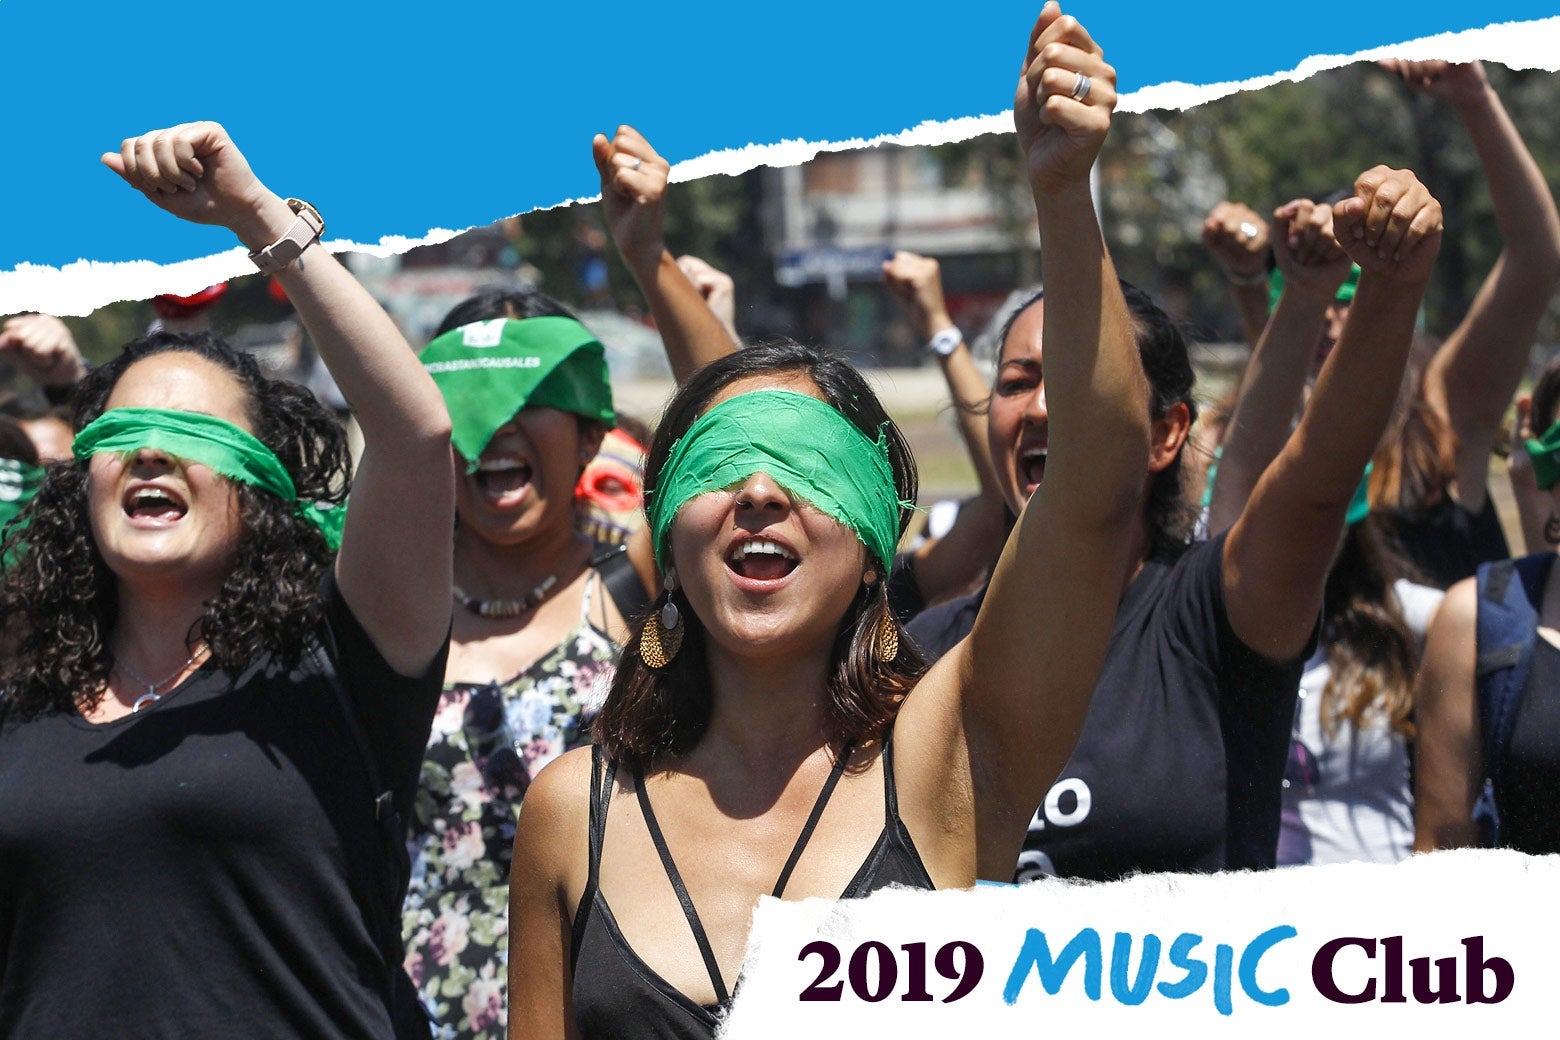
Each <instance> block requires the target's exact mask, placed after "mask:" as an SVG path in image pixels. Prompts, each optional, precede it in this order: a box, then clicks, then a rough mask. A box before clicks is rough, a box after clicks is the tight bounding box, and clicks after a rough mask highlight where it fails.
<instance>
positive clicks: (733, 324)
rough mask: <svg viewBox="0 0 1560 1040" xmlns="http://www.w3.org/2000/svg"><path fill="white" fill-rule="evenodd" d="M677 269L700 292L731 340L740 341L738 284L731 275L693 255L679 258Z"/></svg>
mask: <svg viewBox="0 0 1560 1040" xmlns="http://www.w3.org/2000/svg"><path fill="white" fill-rule="evenodd" d="M677 269H678V270H679V271H681V272H682V273H683V277H684V278H687V279H688V281H690V282H692V283H693V287H694V288H695V289H697V290H699V295H700V296H702V297H704V304H705V306H707V307H709V309H710V310H711V311H713V312H714V314H715V317H717V318H719V319H720V323H721V324H722V325H723V326H725V328H726V332H727V333H728V334H730V336H731V338H732V339H733V340H740V339H741V337H739V336H738V335H737V283H736V282H733V281H732V280H731V275H729V274H727V273H726V272H725V271H722V270H719V269H718V268H715V267H711V266H710V265H709V264H707V263H705V262H704V261H703V260H701V259H699V258H698V257H696V256H693V255H691V254H690V255H686V256H679V257H678V258H677Z"/></svg>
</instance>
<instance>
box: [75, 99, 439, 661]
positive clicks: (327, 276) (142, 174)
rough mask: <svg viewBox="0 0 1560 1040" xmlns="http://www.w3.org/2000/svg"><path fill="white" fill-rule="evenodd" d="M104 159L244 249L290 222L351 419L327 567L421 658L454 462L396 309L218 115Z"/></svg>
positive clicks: (368, 622) (318, 339) (307, 314)
mask: <svg viewBox="0 0 1560 1040" xmlns="http://www.w3.org/2000/svg"><path fill="white" fill-rule="evenodd" d="M103 162H104V163H105V164H106V165H107V166H108V167H109V168H110V169H112V170H113V171H114V172H115V173H117V174H119V175H120V176H121V177H123V178H124V179H125V180H126V181H128V182H129V183H130V185H131V186H132V187H135V188H137V189H139V190H140V191H141V192H142V193H143V194H144V195H146V197H147V198H148V199H150V200H151V201H152V202H154V203H156V204H157V205H158V206H160V207H162V208H163V209H165V210H167V211H168V212H169V213H172V214H173V215H174V216H177V217H181V218H183V219H185V220H189V221H193V222H195V223H198V224H217V225H221V226H223V227H226V228H228V229H229V230H230V231H232V232H233V233H234V234H235V235H237V236H238V239H239V241H241V242H242V243H243V244H244V246H245V247H246V248H248V249H249V250H250V251H251V252H256V251H259V250H262V249H265V248H266V247H268V246H271V245H272V244H273V243H277V242H279V241H280V240H281V239H283V238H284V237H289V236H291V235H294V234H296V235H297V236H298V240H299V241H302V242H303V243H304V245H303V250H302V253H301V254H296V256H297V258H296V259H295V260H293V261H292V262H290V263H288V264H287V265H286V266H285V267H283V268H282V269H281V270H280V271H279V272H277V274H276V277H277V279H278V280H279V281H280V282H281V283H282V286H283V288H285V289H286V291H287V296H288V299H289V300H291V301H292V303H293V305H294V306H295V307H296V308H297V309H298V314H299V316H300V317H301V318H302V319H303V323H304V325H305V326H306V327H307V328H308V330H309V335H310V336H311V337H312V339H313V340H314V343H315V345H316V346H317V347H318V348H319V351H320V356H321V357H322V358H323V359H324V361H325V364H326V366H327V367H328V368H329V369H330V373H331V375H332V376H333V377H334V378H335V380H336V384H337V385H338V386H339V387H340V388H341V391H342V393H343V394H344V395H345V396H346V398H347V400H348V401H349V402H350V403H351V405H352V408H353V412H354V414H355V415H356V416H357V419H358V424H359V425H360V426H361V428H362V430H363V440H364V450H363V458H362V461H361V463H360V464H359V467H358V472H357V475H356V477H355V479H354V481H353V485H352V499H351V505H350V507H349V509H348V511H347V521H346V529H345V532H344V534H343V537H342V545H341V551H340V553H339V555H338V556H337V558H336V577H337V580H338V581H339V582H340V584H341V592H342V595H343V596H344V597H345V598H346V600H347V603H348V604H349V605H350V606H351V608H352V611H353V613H354V614H355V615H356V616H357V618H358V620H359V621H360V622H361V623H362V625H363V628H364V630H365V631H366V632H367V633H368V635H369V637H370V638H372V639H373V641H374V645H375V646H376V647H378V649H379V651H380V653H381V654H383V655H384V658H385V660H386V661H387V662H388V663H389V664H390V665H391V666H392V667H393V668H395V669H396V670H397V671H398V672H401V673H403V674H407V675H411V674H417V673H420V672H421V671H423V670H424V669H425V668H426V667H427V665H428V663H429V662H430V661H431V660H432V659H433V657H434V655H435V654H436V653H438V651H439V648H440V647H441V646H442V645H443V644H444V640H445V638H446V637H447V635H448V633H449V619H450V592H449V590H450V580H451V579H450V544H451V543H450V530H451V526H452V524H453V522H454V513H455V489H454V469H453V467H452V466H451V462H450V448H449V432H450V420H449V415H448V414H447V413H446V412H445V408H444V400H443V398H441V397H440V396H439V391H438V389H437V388H436V387H435V386H434V384H433V380H432V379H430V378H429V377H428V374H427V373H426V372H424V371H423V368H422V365H420V364H419V363H418V361H417V355H416V354H415V353H413V351H412V349H411V348H410V347H409V346H408V345H407V343H406V340H405V338H404V337H403V336H402V335H401V333H400V330H398V329H397V328H396V326H395V323H394V322H392V321H391V320H390V317H389V315H387V314H385V312H384V310H383V309H382V308H380V306H379V304H377V303H376V302H375V301H374V298H373V297H372V296H370V295H369V294H368V292H367V291H366V290H365V289H364V288H363V287H362V286H361V285H359V284H358V283H357V280H356V279H354V278H353V277H352V275H351V274H350V273H349V272H348V271H347V269H346V268H344V267H343V266H341V264H340V263H339V262H338V261H337V260H336V258H335V257H333V256H331V255H330V253H328V252H327V251H326V250H325V249H324V248H323V247H321V246H320V245H319V244H318V241H319V232H318V231H317V230H314V229H313V227H312V225H311V226H305V227H301V228H295V225H298V224H300V222H304V221H305V218H306V217H307V216H308V214H307V212H304V213H300V211H299V210H297V209H295V208H294V207H293V206H292V205H290V204H289V201H288V200H284V199H283V198H282V197H281V196H279V195H277V194H276V193H274V192H272V191H270V190H269V189H267V188H266V187H265V185H263V184H262V183H261V182H260V180H259V179H258V178H257V177H256V176H255V175H254V173H253V172H252V171H251V170H250V168H249V163H248V162H247V161H245V159H244V157H243V155H242V154H241V153H240V152H239V151H238V149H237V148H236V147H235V146H234V144H233V142H232V140H231V139H230V138H229V137H228V135H227V132H226V131H224V130H223V129H222V127H220V126H218V125H217V124H216V123H185V124H183V125H181V126H176V127H173V128H171V129H168V130H159V131H154V132H152V133H149V134H144V135H142V136H140V137H135V138H131V139H129V140H127V141H125V142H124V143H123V145H121V146H120V150H119V151H118V152H117V153H114V152H110V153H108V154H106V155H104V156H103Z"/></svg>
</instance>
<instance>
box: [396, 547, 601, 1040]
mask: <svg viewBox="0 0 1560 1040" xmlns="http://www.w3.org/2000/svg"><path fill="white" fill-rule="evenodd" d="M603 591H604V590H603V589H602V585H601V579H600V576H599V575H593V576H592V579H591V580H590V581H589V582H588V583H587V585H586V588H585V595H584V597H583V602H582V603H581V606H580V622H579V625H578V626H577V627H576V628H575V629H574V631H572V632H570V633H569V635H568V636H567V637H565V638H564V640H563V641H562V642H560V643H559V644H558V645H557V646H556V647H555V648H554V649H553V650H552V651H551V652H550V653H548V654H546V655H544V656H543V657H542V658H541V659H540V660H538V661H537V662H536V663H535V664H533V665H531V667H529V668H527V669H526V670H525V671H523V672H521V673H520V674H519V675H516V676H515V677H514V678H512V679H509V680H507V681H505V682H491V683H486V684H474V683H455V684H453V685H450V686H446V687H445V688H444V694H443V696H442V698H441V699H440V701H439V710H438V714H437V715H436V716H435V717H434V720H433V733H432V736H431V737H430V738H429V742H428V753H427V755H426V756H425V757H424V759H423V768H422V780H421V784H420V786H419V788H418V791H417V801H416V804H415V807H414V809H413V813H412V836H411V853H412V878H411V886H410V889H409V891H408V893H407V897H406V905H405V907H404V910H403V913H402V934H403V937H404V938H405V940H406V970H407V973H408V974H410V975H411V977H412V982H413V983H414V984H415V985H416V986H417V991H418V994H419V995H420V997H421V998H422V1002H423V1006H424V1007H425V1008H426V1009H427V1011H428V1014H429V1016H430V1017H431V1018H432V1019H433V1022H434V1031H433V1035H434V1036H435V1037H436V1038H438V1040H457V1038H459V1040H478V1038H481V1040H499V1038H502V1037H503V1036H504V1033H505V1027H506V1023H505V1020H504V1009H505V1000H504V990H505V984H506V982H507V971H508V967H507V965H508V959H509V958H508V953H509V936H508V921H509V861H510V851H511V844H512V843H513V841H514V837H515V820H516V818H517V817H518V816H519V815H520V802H521V799H522V798H524V796H525V790H526V788H527V787H528V786H529V785H530V782H531V779H532V778H533V777H535V776H536V774H537V773H539V772H541V770H542V767H543V766H545V765H546V764H547V763H548V762H551V761H552V760H553V759H555V758H557V757H558V756H559V755H561V754H563V753H564V752H565V751H568V750H571V749H573V748H576V747H579V746H581V745H583V744H588V743H589V742H590V738H589V736H588V733H587V726H588V724H589V721H590V719H591V718H592V717H594V715H595V713H596V710H597V709H598V708H599V707H600V705H601V702H602V700H604V699H605V697H606V693H607V689H608V687H609V686H610V685H611V682H612V674H613V666H614V664H615V663H616V661H617V655H618V650H619V647H618V645H617V644H616V643H614V642H613V641H612V640H611V639H610V638H609V637H608V636H607V635H606V633H604V632H602V631H601V630H600V629H599V628H597V627H595V626H594V625H592V624H591V622H590V607H591V599H592V597H593V595H601V594H602V593H603Z"/></svg>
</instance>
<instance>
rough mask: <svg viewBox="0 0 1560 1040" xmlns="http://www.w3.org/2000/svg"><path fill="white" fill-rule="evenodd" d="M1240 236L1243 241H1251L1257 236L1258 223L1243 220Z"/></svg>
mask: <svg viewBox="0 0 1560 1040" xmlns="http://www.w3.org/2000/svg"><path fill="white" fill-rule="evenodd" d="M1240 237H1241V240H1242V241H1251V240H1254V239H1255V238H1256V237H1257V225H1255V224H1253V223H1252V222H1251V221H1249V220H1244V221H1241V225H1240Z"/></svg>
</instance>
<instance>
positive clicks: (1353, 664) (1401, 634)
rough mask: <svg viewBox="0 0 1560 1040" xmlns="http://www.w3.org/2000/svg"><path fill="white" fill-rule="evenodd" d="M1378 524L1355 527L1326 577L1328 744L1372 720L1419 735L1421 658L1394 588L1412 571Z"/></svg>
mask: <svg viewBox="0 0 1560 1040" xmlns="http://www.w3.org/2000/svg"><path fill="white" fill-rule="evenodd" d="M1380 524H1381V521H1380V520H1379V519H1378V518H1377V517H1375V516H1367V517H1366V518H1365V519H1364V520H1361V521H1359V522H1358V523H1355V524H1350V525H1349V528H1348V530H1347V531H1346V532H1345V533H1344V538H1343V548H1342V549H1341V550H1340V551H1339V553H1338V558H1337V560H1335V561H1334V562H1333V566H1332V570H1331V571H1329V572H1328V574H1327V590H1326V593H1325V596H1324V598H1323V605H1322V639H1323V642H1324V643H1325V645H1326V648H1327V664H1328V666H1329V668H1330V670H1331V674H1330V675H1329V676H1328V678H1327V685H1326V686H1324V687H1323V688H1322V701H1321V719H1322V729H1323V732H1325V733H1326V734H1327V736H1328V737H1329V738H1331V737H1333V736H1335V735H1336V734H1337V730H1338V726H1339V724H1340V723H1341V722H1343V721H1345V720H1347V721H1348V722H1350V723H1352V724H1353V725H1354V726H1355V727H1356V728H1359V727H1363V726H1364V725H1366V723H1367V722H1369V721H1370V717H1371V716H1373V715H1379V716H1380V717H1382V718H1384V719H1386V721H1387V723H1388V725H1390V726H1391V727H1392V729H1393V731H1394V732H1396V733H1399V734H1401V735H1402V736H1403V737H1405V738H1412V737H1413V735H1414V724H1413V692H1414V671H1415V669H1416V668H1417V667H1418V665H1419V651H1418V646H1417V644H1416V641H1415V639H1414V634H1413V633H1412V632H1411V631H1409V628H1408V622H1407V621H1405V620H1404V618H1403V608H1402V606H1401V605H1400V604H1399V603H1398V598H1397V594H1396V593H1395V592H1394V591H1393V588H1392V586H1393V583H1394V582H1396V581H1397V580H1398V579H1399V578H1402V577H1405V576H1406V574H1407V572H1408V566H1407V564H1405V563H1404V562H1403V561H1402V559H1401V558H1399V557H1398V556H1397V554H1396V553H1395V552H1394V551H1393V550H1392V548H1391V544H1390V542H1389V541H1388V538H1387V536H1386V535H1385V533H1384V531H1383V529H1382V528H1381V526H1380Z"/></svg>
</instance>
